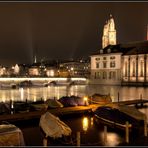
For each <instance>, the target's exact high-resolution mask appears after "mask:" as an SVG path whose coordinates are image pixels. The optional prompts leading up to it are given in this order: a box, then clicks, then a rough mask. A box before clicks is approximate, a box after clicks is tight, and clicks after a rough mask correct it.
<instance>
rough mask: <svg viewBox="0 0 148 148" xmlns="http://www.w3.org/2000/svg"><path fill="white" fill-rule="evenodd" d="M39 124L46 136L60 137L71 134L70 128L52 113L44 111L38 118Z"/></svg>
mask: <svg viewBox="0 0 148 148" xmlns="http://www.w3.org/2000/svg"><path fill="white" fill-rule="evenodd" d="M39 126H40V127H41V128H42V130H43V131H44V133H45V134H46V137H48V136H49V137H51V138H54V139H55V138H60V137H62V136H69V135H71V132H72V131H71V128H70V127H69V126H68V125H66V124H65V123H64V122H63V121H61V120H60V119H59V118H58V117H56V116H54V115H53V114H51V113H49V112H46V113H45V114H43V115H42V116H41V118H40V123H39Z"/></svg>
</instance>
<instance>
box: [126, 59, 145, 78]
mask: <svg viewBox="0 0 148 148" xmlns="http://www.w3.org/2000/svg"><path fill="white" fill-rule="evenodd" d="M131 66H132V69H131V70H132V76H133V77H135V76H136V63H135V61H133V62H132V65H131ZM139 69H140V76H141V77H143V76H144V61H140V67H139ZM127 76H128V63H127V62H125V77H127Z"/></svg>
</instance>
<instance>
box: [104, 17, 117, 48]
mask: <svg viewBox="0 0 148 148" xmlns="http://www.w3.org/2000/svg"><path fill="white" fill-rule="evenodd" d="M108 45H116V29H115V22H114V19H113V17H112V15H110V19H109V20H108V21H107V22H106V24H105V25H104V29H103V36H102V48H105V47H107V46H108Z"/></svg>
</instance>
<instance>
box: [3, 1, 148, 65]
mask: <svg viewBox="0 0 148 148" xmlns="http://www.w3.org/2000/svg"><path fill="white" fill-rule="evenodd" d="M110 14H112V15H113V17H114V20H115V25H116V31H117V42H118V43H126V42H132V41H143V40H146V30H147V24H148V2H146V3H140V2H138V3H134V2H131V3H129V2H124V3H121V2H120V3H119V2H110V3H109V2H95V3H92V2H89V3H88V2H87V3H86V2H75V3H74V2H56V3H53V2H46V3H42V2H31V3H27V2H17V3H16V2H15V3H14V2H13V3H12V2H11V3H10V2H7V3H0V64H2V65H13V64H15V63H19V64H20V63H31V62H32V61H33V60H32V58H33V55H34V53H35V51H36V53H37V58H38V60H40V59H42V58H44V59H72V58H73V59H75V58H81V57H82V58H86V57H89V56H90V55H91V54H93V53H94V52H96V51H97V50H98V49H100V48H101V46H102V44H101V41H102V31H103V26H104V24H105V21H106V20H107V19H108V18H109V15H110Z"/></svg>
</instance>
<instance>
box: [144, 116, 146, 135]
mask: <svg viewBox="0 0 148 148" xmlns="http://www.w3.org/2000/svg"><path fill="white" fill-rule="evenodd" d="M144 136H145V137H147V117H146V115H145V117H144Z"/></svg>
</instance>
